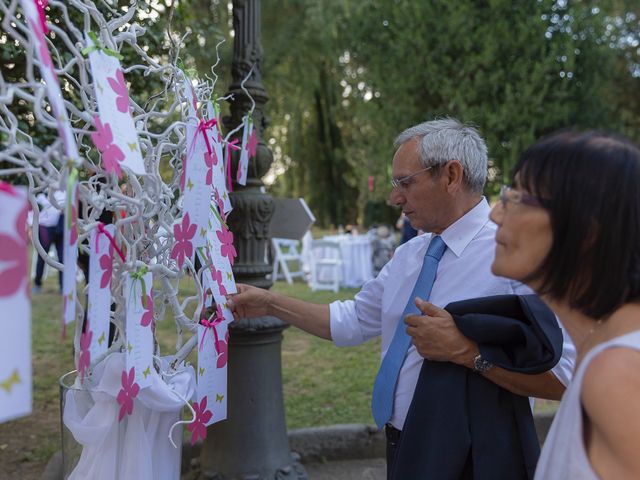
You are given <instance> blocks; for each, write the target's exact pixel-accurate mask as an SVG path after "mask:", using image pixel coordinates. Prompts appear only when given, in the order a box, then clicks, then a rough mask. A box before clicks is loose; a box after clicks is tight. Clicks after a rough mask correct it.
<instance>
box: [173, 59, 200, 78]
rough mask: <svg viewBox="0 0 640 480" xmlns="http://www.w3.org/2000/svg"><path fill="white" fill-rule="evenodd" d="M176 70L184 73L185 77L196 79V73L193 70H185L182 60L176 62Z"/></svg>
mask: <svg viewBox="0 0 640 480" xmlns="http://www.w3.org/2000/svg"><path fill="white" fill-rule="evenodd" d="M178 68H179V69H180V70H182V71H183V72H184V74H185V75H186V76H187V77H197V76H198V71H197V70H196V69H195V68H187V67H185V66H184V62H183V61H182V59H180V60H178Z"/></svg>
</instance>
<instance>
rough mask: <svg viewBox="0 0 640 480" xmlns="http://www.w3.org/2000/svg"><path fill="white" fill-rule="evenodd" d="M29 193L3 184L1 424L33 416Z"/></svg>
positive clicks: (0, 240)
mask: <svg viewBox="0 0 640 480" xmlns="http://www.w3.org/2000/svg"><path fill="white" fill-rule="evenodd" d="M27 211H28V208H27V192H26V189H24V188H15V187H12V186H10V185H8V184H6V183H3V182H0V311H1V312H2V315H1V316H0V327H1V330H2V335H0V422H4V421H7V420H12V419H14V418H18V417H22V416H24V415H29V414H30V413H31V299H30V297H29V292H28V289H29V277H28V275H27V261H28V252H27V245H28V241H27Z"/></svg>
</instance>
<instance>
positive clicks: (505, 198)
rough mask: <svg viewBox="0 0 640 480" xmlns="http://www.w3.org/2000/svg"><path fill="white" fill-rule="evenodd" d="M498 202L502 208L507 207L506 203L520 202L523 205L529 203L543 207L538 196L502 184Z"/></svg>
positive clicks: (532, 205)
mask: <svg viewBox="0 0 640 480" xmlns="http://www.w3.org/2000/svg"><path fill="white" fill-rule="evenodd" d="M500 202H501V203H502V207H503V208H507V203H509V202H511V203H513V204H518V203H522V204H523V205H529V206H531V207H539V208H544V207H543V206H542V203H540V200H538V197H536V196H534V195H531V194H529V193H526V192H523V191H521V190H515V189H513V188H511V187H508V186H507V185H503V186H502V187H501V188H500Z"/></svg>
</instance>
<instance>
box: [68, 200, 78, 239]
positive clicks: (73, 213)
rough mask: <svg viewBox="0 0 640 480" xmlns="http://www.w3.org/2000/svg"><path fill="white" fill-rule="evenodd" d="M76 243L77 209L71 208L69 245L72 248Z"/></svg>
mask: <svg viewBox="0 0 640 480" xmlns="http://www.w3.org/2000/svg"><path fill="white" fill-rule="evenodd" d="M77 241H78V209H77V208H76V206H75V205H74V206H72V207H71V231H70V233H69V245H71V246H73V245H75V244H76V242H77Z"/></svg>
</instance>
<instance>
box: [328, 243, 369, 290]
mask: <svg viewBox="0 0 640 480" xmlns="http://www.w3.org/2000/svg"><path fill="white" fill-rule="evenodd" d="M323 240H327V241H330V242H336V243H337V244H338V245H340V253H341V255H342V278H341V280H340V285H341V286H344V287H361V286H362V285H363V284H364V283H365V282H368V281H369V280H371V279H372V278H373V248H372V246H371V239H370V238H369V237H368V236H367V235H348V234H347V235H327V236H325V237H323Z"/></svg>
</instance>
